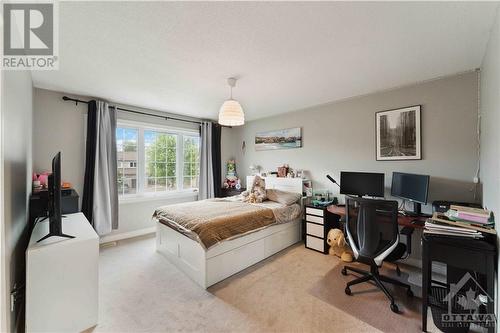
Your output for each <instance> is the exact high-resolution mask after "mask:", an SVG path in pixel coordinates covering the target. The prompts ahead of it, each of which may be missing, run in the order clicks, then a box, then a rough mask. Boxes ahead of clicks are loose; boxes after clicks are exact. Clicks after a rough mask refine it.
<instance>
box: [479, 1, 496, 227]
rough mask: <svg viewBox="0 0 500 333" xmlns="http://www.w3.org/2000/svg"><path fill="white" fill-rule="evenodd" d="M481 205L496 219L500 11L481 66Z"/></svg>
mask: <svg viewBox="0 0 500 333" xmlns="http://www.w3.org/2000/svg"><path fill="white" fill-rule="evenodd" d="M481 179H482V182H483V202H484V205H485V206H486V207H488V208H489V209H491V210H493V211H494V212H495V213H496V215H497V220H498V219H499V218H500V9H499V11H498V13H497V18H496V22H495V25H494V26H493V28H492V30H491V37H490V41H489V42H488V47H487V50H486V54H485V56H484V58H483V63H482V66H481Z"/></svg>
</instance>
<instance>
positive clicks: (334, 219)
mask: <svg viewBox="0 0 500 333" xmlns="http://www.w3.org/2000/svg"><path fill="white" fill-rule="evenodd" d="M305 208H306V209H305V218H304V228H303V230H304V240H305V246H306V248H308V249H311V250H315V251H318V252H321V253H324V254H328V249H329V248H330V246H329V245H328V243H327V242H326V240H327V235H328V232H329V231H330V229H333V228H340V216H338V215H335V214H332V213H330V212H329V211H328V210H327V208H326V207H316V206H313V205H309V204H308V205H305Z"/></svg>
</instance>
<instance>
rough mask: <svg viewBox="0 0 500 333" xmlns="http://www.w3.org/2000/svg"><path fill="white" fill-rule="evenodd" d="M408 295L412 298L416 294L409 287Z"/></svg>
mask: <svg viewBox="0 0 500 333" xmlns="http://www.w3.org/2000/svg"><path fill="white" fill-rule="evenodd" d="M406 296H408V297H410V298H412V297H413V296H414V295H413V291H411V289H408V290H407V291H406Z"/></svg>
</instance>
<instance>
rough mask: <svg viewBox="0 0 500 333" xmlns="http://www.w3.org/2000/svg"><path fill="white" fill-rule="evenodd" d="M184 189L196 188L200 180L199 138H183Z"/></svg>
mask: <svg viewBox="0 0 500 333" xmlns="http://www.w3.org/2000/svg"><path fill="white" fill-rule="evenodd" d="M183 146H184V150H183V155H184V178H183V187H184V188H198V184H199V179H200V137H199V136H184V145H183Z"/></svg>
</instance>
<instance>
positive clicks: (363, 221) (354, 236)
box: [342, 197, 413, 313]
mask: <svg viewBox="0 0 500 333" xmlns="http://www.w3.org/2000/svg"><path fill="white" fill-rule="evenodd" d="M345 229H346V230H345V231H346V235H347V240H348V242H349V245H350V246H351V249H352V251H353V253H354V257H355V258H356V261H359V262H361V263H363V264H366V265H369V266H370V271H369V272H368V271H365V270H361V269H358V268H355V267H349V266H344V268H343V269H342V274H343V275H347V271H353V272H355V273H358V274H361V275H362V276H361V277H360V278H357V279H355V280H352V281H349V282H348V283H347V286H346V288H345V293H346V294H347V295H351V286H353V285H355V284H359V283H362V282H367V281H374V282H375V284H376V285H377V286H378V287H379V288H380V289H381V290H382V291H383V292H384V294H385V295H386V296H387V298H389V300H390V301H391V310H392V311H393V312H396V313H398V312H399V309H398V306H397V305H396V303H395V302H394V297H393V296H392V295H391V294H390V293H389V291H388V290H387V288H386V287H385V286H384V284H383V282H386V283H392V284H394V285H398V286H401V287H405V288H406V289H407V295H408V296H409V297H412V296H413V292H412V291H411V287H410V285H408V284H406V283H403V282H400V281H398V280H395V279H392V278H389V277H387V276H383V275H380V274H379V270H378V268H379V267H380V266H382V263H383V261H384V260H386V258H388V257H389V256H390V255H391V254H392V253H393V252H394V251H395V250H396V248H397V247H398V244H400V243H399V231H398V203H397V201H388V200H373V199H362V198H354V197H347V198H346V223H345Z"/></svg>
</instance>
